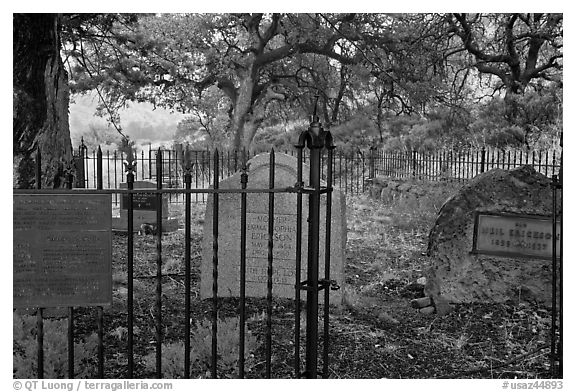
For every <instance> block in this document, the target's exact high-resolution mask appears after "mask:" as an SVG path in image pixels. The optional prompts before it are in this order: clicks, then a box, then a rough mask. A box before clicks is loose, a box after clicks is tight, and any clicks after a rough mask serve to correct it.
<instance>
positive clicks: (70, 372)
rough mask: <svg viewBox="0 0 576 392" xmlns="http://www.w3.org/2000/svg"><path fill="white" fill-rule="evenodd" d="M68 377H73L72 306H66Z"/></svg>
mask: <svg viewBox="0 0 576 392" xmlns="http://www.w3.org/2000/svg"><path fill="white" fill-rule="evenodd" d="M68 378H74V308H73V307H72V306H69V307H68Z"/></svg>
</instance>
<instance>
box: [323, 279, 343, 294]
mask: <svg viewBox="0 0 576 392" xmlns="http://www.w3.org/2000/svg"><path fill="white" fill-rule="evenodd" d="M319 283H320V287H321V288H323V289H324V288H328V287H329V288H330V290H334V291H336V290H340V285H339V284H338V282H336V281H335V280H334V279H331V280H326V279H322V280H320V282H319Z"/></svg>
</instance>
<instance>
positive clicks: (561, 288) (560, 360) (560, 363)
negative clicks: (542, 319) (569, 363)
mask: <svg viewBox="0 0 576 392" xmlns="http://www.w3.org/2000/svg"><path fill="white" fill-rule="evenodd" d="M562 155H563V154H562V153H561V154H560V172H559V174H558V177H559V180H560V182H559V184H558V187H559V188H558V189H560V255H559V266H558V278H559V285H558V286H559V287H558V293H559V296H560V298H559V311H558V335H559V336H558V352H557V356H558V378H563V377H564V370H563V355H564V354H563V352H564V348H563V347H564V345H563V337H564V329H563V317H564V271H563V268H564V267H563V265H564V259H563V253H564V251H563V249H564V247H563V242H564V226H563V225H564V223H563V222H564V219H563V217H562V214H563V211H564V207H563V205H564V197H563V193H562V192H563V189H564V187H563V179H562Z"/></svg>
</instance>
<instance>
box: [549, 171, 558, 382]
mask: <svg viewBox="0 0 576 392" xmlns="http://www.w3.org/2000/svg"><path fill="white" fill-rule="evenodd" d="M557 182H558V177H557V176H556V175H555V174H554V175H552V325H551V327H550V373H551V377H552V378H556V377H557V373H558V372H557V368H556V359H557V356H556V354H557V352H556V351H557V350H556V317H557V306H556V301H557V283H558V274H557V268H558V262H557V259H556V253H557V249H556V235H557V233H556V186H557Z"/></svg>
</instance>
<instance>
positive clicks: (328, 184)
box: [322, 146, 334, 378]
mask: <svg viewBox="0 0 576 392" xmlns="http://www.w3.org/2000/svg"><path fill="white" fill-rule="evenodd" d="M327 149H328V175H327V179H326V187H327V188H328V192H327V193H326V242H325V244H324V246H325V248H324V281H325V284H326V286H325V287H324V352H323V354H324V355H323V358H322V361H323V362H322V365H323V366H322V375H323V378H328V352H329V349H330V330H329V321H330V287H329V285H330V249H331V243H332V242H331V241H332V239H331V237H332V160H333V156H332V151H333V150H334V146H327Z"/></svg>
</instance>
